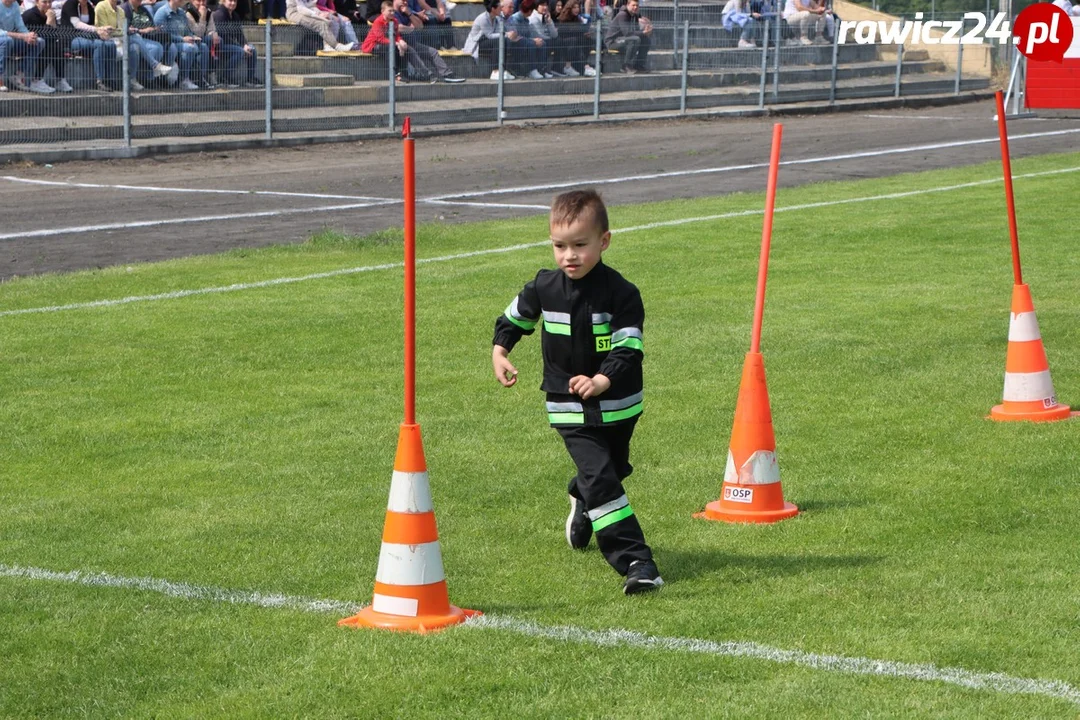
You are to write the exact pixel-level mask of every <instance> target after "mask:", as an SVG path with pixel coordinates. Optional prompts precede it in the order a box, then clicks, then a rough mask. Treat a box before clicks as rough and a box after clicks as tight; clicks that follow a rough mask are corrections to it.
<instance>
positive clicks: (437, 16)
mask: <svg viewBox="0 0 1080 720" xmlns="http://www.w3.org/2000/svg"><path fill="white" fill-rule="evenodd" d="M408 4H409V13H410V14H411V20H412V21H413V24H414V25H415V24H416V21H417V20H419V21H420V22H421V23H422V26H423V29H424V35H423V37H424V40H425V42H426V43H430V44H431V45H432V46H433V47H435V48H438V49H439V50H454V49H456V48H455V47H454V23H453V21H452V20H451V19H450V13H449V12H448V11H447V10H446V8H445V6H444V5H443V4H442V3H441V2H439V0H431V2H430V3H429V2H428V0H408Z"/></svg>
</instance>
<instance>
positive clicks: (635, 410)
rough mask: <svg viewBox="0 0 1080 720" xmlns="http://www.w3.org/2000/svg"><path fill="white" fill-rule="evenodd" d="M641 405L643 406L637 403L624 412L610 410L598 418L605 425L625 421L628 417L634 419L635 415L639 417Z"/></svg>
mask: <svg viewBox="0 0 1080 720" xmlns="http://www.w3.org/2000/svg"><path fill="white" fill-rule="evenodd" d="M643 405H644V403H638V404H637V405H631V406H630V407H628V408H626V409H625V410H612V411H611V412H606V413H601V414H600V417H601V418H602V419H603V421H604V422H606V423H609V422H616V421H618V420H625V419H626V418H628V417H634V416H635V415H640V414H641V411H642V409H643V408H642V406H643Z"/></svg>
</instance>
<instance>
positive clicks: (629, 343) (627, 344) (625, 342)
mask: <svg viewBox="0 0 1080 720" xmlns="http://www.w3.org/2000/svg"><path fill="white" fill-rule="evenodd" d="M620 347H624V348H633V349H634V350H640V351H641V352H645V346H644V345H642V344H641V341H640V340H638V339H637V338H635V337H628V338H623V339H622V340H620V341H618V342H613V343H611V349H612V350H614V349H615V348H620Z"/></svg>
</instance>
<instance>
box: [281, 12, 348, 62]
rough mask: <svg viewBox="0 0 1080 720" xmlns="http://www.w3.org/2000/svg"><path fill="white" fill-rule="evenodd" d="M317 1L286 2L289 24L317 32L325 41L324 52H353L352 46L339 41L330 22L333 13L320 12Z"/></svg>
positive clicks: (286, 14)
mask: <svg viewBox="0 0 1080 720" xmlns="http://www.w3.org/2000/svg"><path fill="white" fill-rule="evenodd" d="M315 2H316V0H286V1H285V17H286V18H288V19H289V22H291V23H295V24H297V25H300V26H301V27H305V28H307V29H308V30H311V31H313V32H316V33H318V34H319V37H321V38H322V41H323V50H326V51H328V52H351V51H352V49H353V48H352V46H351V45H348V44H346V43H342V42H339V41H338V36H337V33H335V32H334V30H333V28H338V25H332V24H331V22H330V19H331V15H332V14H331V13H329V12H324V11H322V10H319V9H318V7H316V5H315Z"/></svg>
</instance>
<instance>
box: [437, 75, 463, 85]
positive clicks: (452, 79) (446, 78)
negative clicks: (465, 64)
mask: <svg viewBox="0 0 1080 720" xmlns="http://www.w3.org/2000/svg"><path fill="white" fill-rule="evenodd" d="M439 79H440V80H442V81H443V82H444V83H463V82H465V78H463V77H458V76H457V75H454V74H450V75H443V76H442V77H441V78H439Z"/></svg>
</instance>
